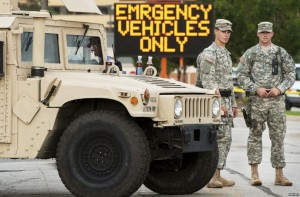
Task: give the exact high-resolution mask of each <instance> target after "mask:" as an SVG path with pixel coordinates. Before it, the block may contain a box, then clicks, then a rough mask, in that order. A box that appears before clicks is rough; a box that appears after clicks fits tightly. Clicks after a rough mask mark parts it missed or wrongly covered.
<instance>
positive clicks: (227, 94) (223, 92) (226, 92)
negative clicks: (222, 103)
mask: <svg viewBox="0 0 300 197" xmlns="http://www.w3.org/2000/svg"><path fill="white" fill-rule="evenodd" d="M231 93H232V90H220V94H221V96H222V97H230V96H231Z"/></svg>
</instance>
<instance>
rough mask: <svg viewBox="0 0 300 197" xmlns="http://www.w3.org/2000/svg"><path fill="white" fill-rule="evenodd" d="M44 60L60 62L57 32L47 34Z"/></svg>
mask: <svg viewBox="0 0 300 197" xmlns="http://www.w3.org/2000/svg"><path fill="white" fill-rule="evenodd" d="M44 61H45V63H56V64H59V63H60V58H59V47H58V35H57V34H48V33H47V34H46V37H45V58H44Z"/></svg>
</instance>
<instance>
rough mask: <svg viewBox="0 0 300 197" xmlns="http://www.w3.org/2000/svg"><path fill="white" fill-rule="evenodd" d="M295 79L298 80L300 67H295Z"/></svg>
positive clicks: (299, 79)
mask: <svg viewBox="0 0 300 197" xmlns="http://www.w3.org/2000/svg"><path fill="white" fill-rule="evenodd" d="M296 81H300V67H299V68H296Z"/></svg>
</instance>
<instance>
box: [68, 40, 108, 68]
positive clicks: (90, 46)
mask: <svg viewBox="0 0 300 197" xmlns="http://www.w3.org/2000/svg"><path fill="white" fill-rule="evenodd" d="M67 47H68V49H67V50H68V62H69V64H95V65H99V64H100V65H102V64H103V57H102V48H101V42H100V38H99V37H92V36H85V37H83V36H79V35H67Z"/></svg>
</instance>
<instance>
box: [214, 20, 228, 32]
mask: <svg viewBox="0 0 300 197" xmlns="http://www.w3.org/2000/svg"><path fill="white" fill-rule="evenodd" d="M231 26H232V23H231V22H230V21H229V20H226V19H217V20H216V24H215V28H217V29H219V30H221V31H228V30H229V31H231V32H232V29H231Z"/></svg>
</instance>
